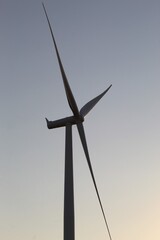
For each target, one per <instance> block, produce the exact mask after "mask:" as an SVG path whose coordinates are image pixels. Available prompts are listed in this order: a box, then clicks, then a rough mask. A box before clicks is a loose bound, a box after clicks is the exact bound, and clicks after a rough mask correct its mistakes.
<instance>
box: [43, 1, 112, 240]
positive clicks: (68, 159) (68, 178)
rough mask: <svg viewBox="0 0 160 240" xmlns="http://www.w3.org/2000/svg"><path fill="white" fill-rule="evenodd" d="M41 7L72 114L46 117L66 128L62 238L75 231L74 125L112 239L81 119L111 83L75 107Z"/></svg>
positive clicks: (51, 125) (53, 125)
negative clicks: (99, 92)
mask: <svg viewBox="0 0 160 240" xmlns="http://www.w3.org/2000/svg"><path fill="white" fill-rule="evenodd" d="M42 5H43V9H44V12H45V15H46V18H47V22H48V25H49V29H50V32H51V36H52V40H53V44H54V47H55V51H56V55H57V59H58V64H59V68H60V72H61V75H62V79H63V84H64V89H65V93H66V96H67V100H68V103H69V106H70V108H71V111H72V112H73V115H72V116H70V117H66V118H62V119H59V120H56V121H49V120H48V119H47V118H46V122H47V127H48V128H49V129H53V128H59V127H65V129H66V139H65V178H64V179H65V182H64V240H74V239H75V232H74V182H73V152H72V125H76V126H77V129H78V132H79V136H80V139H81V143H82V146H83V149H84V153H85V156H86V159H87V163H88V167H89V170H90V174H91V177H92V180H93V184H94V187H95V191H96V194H97V197H98V201H99V204H100V208H101V211H102V214H103V218H104V221H105V225H106V228H107V232H108V234H109V239H110V240H112V237H111V233H110V230H109V226H108V223H107V219H106V216H105V213H104V209H103V206H102V202H101V198H100V195H99V192H98V188H97V184H96V181H95V177H94V173H93V170H92V165H91V161H90V157H89V152H88V147H87V142H86V137H85V132H84V127H83V121H84V117H85V116H86V115H87V114H88V113H89V112H90V110H91V109H92V108H93V107H94V106H95V105H96V104H97V103H98V101H99V100H100V99H101V98H102V97H103V96H104V95H105V94H106V93H107V92H108V90H109V89H110V88H111V86H112V85H110V86H109V87H108V88H107V89H106V90H105V91H104V92H102V93H101V94H100V95H98V96H97V97H95V98H93V99H92V100H91V101H89V102H88V103H86V104H85V105H84V106H83V107H82V108H81V110H80V111H79V109H78V107H77V103H76V101H75V98H74V96H73V93H72V90H71V88H70V85H69V82H68V80H67V77H66V74H65V71H64V68H63V65H62V61H61V58H60V55H59V52H58V48H57V44H56V41H55V37H54V35H53V31H52V28H51V24H50V21H49V18H48V15H47V11H46V9H45V6H44V4H43V3H42Z"/></svg>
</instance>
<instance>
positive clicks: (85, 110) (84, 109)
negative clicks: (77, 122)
mask: <svg viewBox="0 0 160 240" xmlns="http://www.w3.org/2000/svg"><path fill="white" fill-rule="evenodd" d="M111 87H112V85H110V86H109V87H108V88H107V89H106V90H105V91H104V92H103V93H101V94H100V95H98V96H97V97H95V98H93V99H92V100H91V101H89V102H88V103H86V104H85V105H84V106H83V107H82V108H81V110H80V114H81V115H82V116H83V117H85V116H86V115H87V114H88V113H89V112H90V111H91V109H92V108H93V107H94V106H95V105H96V104H97V103H98V102H99V100H100V99H101V98H102V97H103V96H104V95H105V94H106V92H108V90H109V89H110V88H111Z"/></svg>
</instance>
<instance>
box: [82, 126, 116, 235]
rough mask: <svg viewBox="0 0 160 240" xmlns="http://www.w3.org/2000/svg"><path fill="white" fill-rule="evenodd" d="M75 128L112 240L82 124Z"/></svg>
mask: <svg viewBox="0 0 160 240" xmlns="http://www.w3.org/2000/svg"><path fill="white" fill-rule="evenodd" d="M77 128H78V132H79V135H80V139H81V142H82V146H83V149H84V152H85V155H86V159H87V163H88V167H89V170H90V173H91V177H92V180H93V184H94V187H95V190H96V193H97V197H98V201H99V204H100V207H101V210H102V214H103V217H104V221H105V224H106V227H107V231H108V234H109V238H110V240H112V237H111V234H110V230H109V226H108V223H107V219H106V216H105V213H104V210H103V206H102V202H101V199H100V195H99V192H98V188H97V184H96V181H95V177H94V174H93V170H92V165H91V161H90V157H89V152H88V147H87V142H86V137H85V132H84V127H83V124H82V123H77Z"/></svg>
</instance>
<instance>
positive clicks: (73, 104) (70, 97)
mask: <svg viewBox="0 0 160 240" xmlns="http://www.w3.org/2000/svg"><path fill="white" fill-rule="evenodd" d="M42 6H43V9H44V12H45V15H46V18H47V22H48V25H49V29H50V32H51V36H52V40H53V43H54V47H55V50H56V54H57V58H58V63H59V67H60V71H61V75H62V79H63V84H64V88H65V92H66V96H67V99H68V103H69V106H70V108H71V110H72V112H73V114H74V115H75V116H79V110H78V107H77V104H76V101H75V99H74V96H73V93H72V91H71V88H70V86H69V83H68V80H67V77H66V74H65V71H64V68H63V65H62V61H61V58H60V55H59V52H58V48H57V44H56V41H55V37H54V35H53V31H52V27H51V24H50V21H49V18H48V15H47V11H46V9H45V6H44V3H42Z"/></svg>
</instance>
